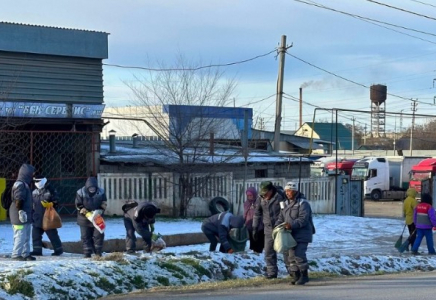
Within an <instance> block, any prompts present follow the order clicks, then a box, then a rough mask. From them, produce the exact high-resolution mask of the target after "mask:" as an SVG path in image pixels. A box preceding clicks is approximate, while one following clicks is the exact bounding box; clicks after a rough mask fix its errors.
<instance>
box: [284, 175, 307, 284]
mask: <svg viewBox="0 0 436 300" xmlns="http://www.w3.org/2000/svg"><path fill="white" fill-rule="evenodd" d="M285 193H286V197H287V198H288V200H289V204H288V205H287V206H286V207H285V208H284V209H283V210H282V212H281V213H280V216H279V218H278V220H277V222H276V225H279V224H282V223H284V222H286V224H285V228H286V229H288V230H291V231H292V232H291V233H292V237H293V238H294V239H295V241H296V242H297V246H295V247H294V248H291V249H290V250H289V253H288V262H289V270H288V271H289V274H290V275H291V277H292V280H291V283H292V284H298V285H303V284H305V283H306V282H309V274H308V270H309V264H308V262H307V256H306V252H307V247H308V244H309V243H311V242H312V235H313V233H314V230H315V229H314V228H315V227H314V225H313V220H312V209H311V207H310V204H309V202H308V201H307V200H306V198H305V197H304V195H303V194H301V193H300V192H299V188H298V182H294V181H290V182H288V183H287V184H286V186H285Z"/></svg>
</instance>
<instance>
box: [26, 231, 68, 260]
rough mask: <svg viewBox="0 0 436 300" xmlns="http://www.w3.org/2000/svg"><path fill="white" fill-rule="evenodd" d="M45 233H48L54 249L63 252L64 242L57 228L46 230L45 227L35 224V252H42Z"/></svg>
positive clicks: (33, 236)
mask: <svg viewBox="0 0 436 300" xmlns="http://www.w3.org/2000/svg"><path fill="white" fill-rule="evenodd" d="M44 233H46V234H47V237H48V239H49V240H50V243H51V245H52V246H53V250H54V251H55V252H56V253H61V252H63V249H62V242H61V239H60V237H59V233H58V230H57V229H50V230H47V231H45V230H44V229H42V228H40V227H35V226H33V227H32V244H33V252H35V253H41V254H42V236H43V234H44Z"/></svg>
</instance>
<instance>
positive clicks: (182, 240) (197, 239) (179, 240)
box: [43, 232, 208, 254]
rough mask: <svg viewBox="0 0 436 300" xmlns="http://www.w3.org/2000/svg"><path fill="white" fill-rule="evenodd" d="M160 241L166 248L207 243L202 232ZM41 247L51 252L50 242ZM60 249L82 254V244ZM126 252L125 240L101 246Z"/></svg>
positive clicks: (139, 246) (139, 243) (139, 245)
mask: <svg viewBox="0 0 436 300" xmlns="http://www.w3.org/2000/svg"><path fill="white" fill-rule="evenodd" d="M162 239H163V240H164V241H165V244H166V247H175V246H186V245H197V244H204V243H207V242H208V239H207V238H206V236H205V235H204V234H203V233H202V232H196V233H180V234H172V235H166V236H162ZM43 245H44V247H45V248H49V249H52V250H53V247H52V245H51V243H50V242H48V241H43ZM62 247H63V249H64V252H67V253H77V254H82V253H83V247H82V242H81V241H78V242H62ZM143 247H144V241H143V240H142V238H138V239H137V241H136V249H137V250H142V249H143ZM124 251H126V241H125V239H110V240H105V241H104V244H103V252H108V253H109V252H124Z"/></svg>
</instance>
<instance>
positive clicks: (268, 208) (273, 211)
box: [253, 191, 284, 233]
mask: <svg viewBox="0 0 436 300" xmlns="http://www.w3.org/2000/svg"><path fill="white" fill-rule="evenodd" d="M283 200H284V199H283V196H282V195H280V193H278V192H277V191H276V192H275V194H274V195H273V197H272V198H271V199H270V200H264V199H262V198H261V197H260V196H259V197H257V200H256V202H257V203H256V211H255V212H254V217H253V229H257V227H258V226H259V223H260V221H261V220H262V218H263V224H264V230H265V231H267V232H270V233H271V232H272V230H273V228H274V226H275V224H276V222H277V219H278V217H279V215H280V202H282V201H283Z"/></svg>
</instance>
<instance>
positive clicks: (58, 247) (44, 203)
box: [31, 176, 64, 256]
mask: <svg viewBox="0 0 436 300" xmlns="http://www.w3.org/2000/svg"><path fill="white" fill-rule="evenodd" d="M34 182H35V187H36V189H34V190H33V192H32V199H33V224H32V225H33V226H32V245H33V251H32V252H31V255H36V256H41V255H42V235H43V234H44V232H45V233H46V234H47V236H48V238H49V240H50V242H51V245H52V246H53V250H54V252H53V253H52V255H54V256H59V255H61V254H62V253H64V250H63V248H62V242H61V239H60V237H59V233H58V230H57V229H49V230H47V231H45V230H44V229H43V228H42V220H43V218H44V213H45V210H46V208H50V207H54V208H55V209H56V208H57V206H58V194H57V191H56V190H55V189H54V188H53V187H52V186H51V184H50V183H49V182H47V178H45V177H43V176H38V177H35V178H34Z"/></svg>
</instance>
